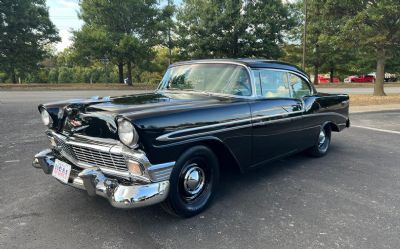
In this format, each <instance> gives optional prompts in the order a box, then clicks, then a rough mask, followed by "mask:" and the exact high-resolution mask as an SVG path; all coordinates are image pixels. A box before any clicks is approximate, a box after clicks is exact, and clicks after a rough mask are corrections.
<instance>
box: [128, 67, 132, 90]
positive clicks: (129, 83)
mask: <svg viewBox="0 0 400 249" xmlns="http://www.w3.org/2000/svg"><path fill="white" fill-rule="evenodd" d="M127 66H128V85H130V86H132V63H131V62H130V61H128V63H127Z"/></svg>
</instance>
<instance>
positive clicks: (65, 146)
mask: <svg viewBox="0 0 400 249" xmlns="http://www.w3.org/2000/svg"><path fill="white" fill-rule="evenodd" d="M54 140H55V141H56V144H57V146H58V147H59V148H60V150H61V151H62V152H64V153H65V154H67V155H68V156H70V157H72V159H75V160H76V159H77V158H76V156H75V153H74V151H73V149H72V147H71V145H69V144H67V143H66V142H65V141H64V140H62V139H60V138H59V137H57V136H54Z"/></svg>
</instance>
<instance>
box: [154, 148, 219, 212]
mask: <svg viewBox="0 0 400 249" xmlns="http://www.w3.org/2000/svg"><path fill="white" fill-rule="evenodd" d="M218 178H219V165H218V159H217V158H216V156H215V155H214V153H213V152H212V151H211V150H210V149H209V148H207V147H205V146H195V147H193V148H191V149H189V150H187V151H186V152H185V153H183V154H182V156H181V157H180V158H179V159H178V161H177V162H176V165H175V167H174V169H173V170H172V173H171V177H170V192H169V195H168V198H167V200H166V201H165V202H163V203H162V204H161V205H162V207H163V208H164V209H165V210H166V211H167V212H169V213H172V214H174V215H177V216H181V217H191V216H194V215H196V214H199V213H200V212H202V211H203V210H205V209H206V208H207V206H208V205H209V204H210V202H211V200H212V198H213V196H214V193H215V190H216V187H217V184H218Z"/></svg>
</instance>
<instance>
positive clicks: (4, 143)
mask: <svg viewBox="0 0 400 249" xmlns="http://www.w3.org/2000/svg"><path fill="white" fill-rule="evenodd" d="M103 93H105V94H103ZM118 93H119V92H118ZM92 95H112V94H110V93H109V92H108V93H106V92H101V91H96V92H90V91H80V92H76V91H57V92H34V93H29V92H11V93H10V92H1V93H0V170H1V173H0V248H7V249H8V248H105V249H107V248H190V249H195V248H357V249H358V248H363V249H369V248H371V249H376V248H394V249H397V248H400V236H399V234H400V211H399V210H400V191H399V190H400V180H399V179H400V154H399V147H400V110H395V111H388V112H373V113H357V114H353V115H351V121H352V125H353V127H352V128H350V129H347V130H345V131H343V132H342V133H333V141H332V145H331V150H330V152H329V154H328V155H327V156H326V157H324V158H318V159H316V158H309V157H307V156H305V155H303V154H299V155H295V156H291V157H288V158H285V159H282V160H279V161H277V162H274V163H271V164H269V165H268V166H267V167H264V168H260V169H257V170H253V171H251V172H248V173H246V174H240V173H238V172H226V171H224V172H223V177H222V179H221V184H220V188H219V192H218V194H217V197H216V200H215V201H214V203H213V205H212V206H211V207H210V208H209V209H208V210H206V211H205V212H204V213H202V214H201V215H198V216H196V217H193V218H190V219H179V218H175V217H172V216H170V215H168V214H166V213H165V212H164V211H163V210H162V209H161V207H159V206H152V207H145V208H141V209H133V210H118V209H115V208H112V207H111V206H110V205H109V203H108V202H107V201H106V200H104V199H102V198H100V197H89V196H88V195H87V194H86V193H85V192H84V191H81V190H77V189H74V188H71V187H67V186H64V185H62V184H60V183H58V182H57V181H56V180H55V179H53V178H52V177H51V176H48V175H45V174H44V173H43V172H42V171H41V170H38V169H34V168H32V167H31V160H32V157H33V155H34V154H35V153H36V152H38V151H40V150H41V149H43V148H46V147H47V141H46V138H45V135H44V134H43V132H44V131H45V128H44V126H43V125H42V123H41V120H40V116H39V114H38V113H37V104H39V103H41V102H47V101H53V100H59V99H62V98H71V97H86V96H92Z"/></svg>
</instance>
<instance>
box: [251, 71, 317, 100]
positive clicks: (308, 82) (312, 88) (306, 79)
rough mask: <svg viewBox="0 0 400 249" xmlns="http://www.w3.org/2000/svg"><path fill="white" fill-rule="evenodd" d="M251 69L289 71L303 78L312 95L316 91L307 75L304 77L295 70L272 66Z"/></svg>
mask: <svg viewBox="0 0 400 249" xmlns="http://www.w3.org/2000/svg"><path fill="white" fill-rule="evenodd" d="M252 69H253V70H270V71H279V72H286V73H291V74H294V75H297V76H299V77H301V78H302V79H303V80H305V81H306V82H307V84H308V86H309V87H310V89H311V95H314V94H316V93H317V91H316V89H315V88H314V87H313V85H312V84H311V81H310V80H309V79H308V78H307V77H305V76H304V75H302V74H300V73H297V72H294V71H291V70H287V69H278V68H273V67H255V68H252Z"/></svg>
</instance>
